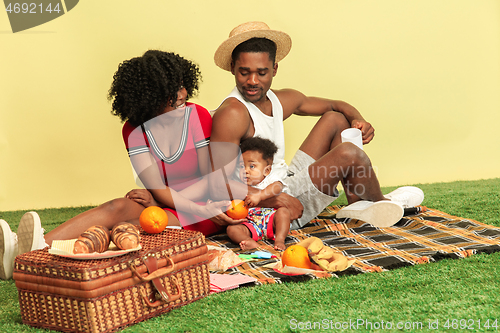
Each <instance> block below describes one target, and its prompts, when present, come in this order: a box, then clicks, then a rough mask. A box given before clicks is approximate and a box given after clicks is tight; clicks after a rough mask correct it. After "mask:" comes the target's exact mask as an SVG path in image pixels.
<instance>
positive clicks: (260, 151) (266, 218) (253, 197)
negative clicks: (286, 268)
mask: <svg viewBox="0 0 500 333" xmlns="http://www.w3.org/2000/svg"><path fill="white" fill-rule="evenodd" d="M240 148H241V158H240V164H239V177H240V179H241V181H243V182H244V183H245V184H247V185H250V186H252V187H255V188H256V189H258V190H257V191H255V192H252V193H251V194H248V195H247V196H246V198H245V205H246V206H247V207H249V210H248V215H247V220H248V221H247V222H243V223H242V224H237V225H230V226H228V227H227V234H228V236H229V238H231V240H232V241H233V242H235V243H238V244H239V245H240V247H241V249H242V250H250V249H254V248H256V247H258V246H259V245H258V243H257V241H258V240H260V239H261V238H262V237H266V238H268V239H272V240H274V248H275V249H276V250H280V251H283V250H285V248H286V246H285V238H286V236H287V234H288V231H289V230H290V222H291V221H290V213H289V211H288V209H287V208H285V207H281V208H278V209H274V208H264V207H256V206H257V205H258V204H259V203H260V202H261V201H262V200H265V199H268V198H271V197H273V196H276V195H278V194H280V193H281V192H282V191H283V187H284V184H283V183H282V182H281V181H280V180H278V179H274V180H273V179H272V177H268V176H269V174H270V173H271V169H272V164H273V157H274V154H276V152H277V150H278V148H277V147H276V145H275V144H274V143H273V142H272V141H270V140H268V139H263V138H260V137H253V138H249V139H246V140H244V141H243V142H242V143H241V145H240Z"/></svg>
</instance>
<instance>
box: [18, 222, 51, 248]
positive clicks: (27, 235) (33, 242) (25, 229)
mask: <svg viewBox="0 0 500 333" xmlns="http://www.w3.org/2000/svg"><path fill="white" fill-rule="evenodd" d="M43 233H44V230H43V229H42V225H41V223H40V217H39V216H38V214H37V213H35V212H28V213H26V214H24V215H23V217H22V218H21V222H19V227H18V228H17V237H18V239H19V250H18V253H17V254H23V253H26V252H30V251H33V250H38V249H43V248H44V247H45V246H47V244H45V240H44V238H43Z"/></svg>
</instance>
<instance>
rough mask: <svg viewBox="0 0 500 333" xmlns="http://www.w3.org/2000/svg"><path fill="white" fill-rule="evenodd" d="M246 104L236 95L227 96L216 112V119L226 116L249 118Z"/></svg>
mask: <svg viewBox="0 0 500 333" xmlns="http://www.w3.org/2000/svg"><path fill="white" fill-rule="evenodd" d="M249 116H250V115H249V113H248V110H247V108H246V106H245V105H244V104H243V103H241V102H240V101H239V100H238V99H236V98H234V97H229V98H227V99H226V100H225V101H224V102H222V104H221V105H220V106H219V107H218V108H217V109H216V110H215V112H214V115H213V117H214V121H215V120H216V119H217V118H219V119H225V118H233V117H237V118H247V117H249Z"/></svg>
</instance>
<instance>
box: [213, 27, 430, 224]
mask: <svg viewBox="0 0 500 333" xmlns="http://www.w3.org/2000/svg"><path fill="white" fill-rule="evenodd" d="M290 48H291V38H290V36H288V35H287V34H286V33H284V32H281V31H276V30H271V29H270V28H269V27H268V26H267V25H266V24H265V23H263V22H247V23H244V24H241V25H239V26H238V27H236V28H234V29H233V30H232V31H231V33H230V35H229V38H228V39H227V40H226V41H224V42H223V43H222V44H221V45H220V46H219V48H218V49H217V51H216V53H215V57H214V58H215V63H216V65H217V66H219V67H221V68H222V69H224V70H227V71H231V73H232V74H233V75H234V77H235V81H236V87H235V88H234V89H233V91H232V92H231V94H230V95H229V96H228V97H227V98H226V99H225V100H224V101H223V102H222V104H221V105H220V106H219V107H218V109H217V110H216V112H215V114H214V117H213V128H212V135H211V146H212V147H214V148H215V147H217V145H219V144H220V143H229V144H233V145H234V146H237V145H239V143H240V142H241V141H243V140H245V139H247V138H250V137H253V136H261V137H264V138H267V139H270V140H272V141H273V142H274V143H275V144H276V145H277V146H278V148H279V149H278V153H277V154H276V156H275V159H274V162H273V170H272V172H274V173H276V174H278V175H279V176H280V177H281V179H283V182H284V184H285V185H286V186H287V187H288V192H287V193H288V194H285V193H282V194H279V195H277V196H276V197H275V198H274V199H273V200H270V201H268V202H266V205H268V206H271V207H281V206H286V207H287V208H289V210H290V211H291V212H292V217H293V218H294V221H293V222H292V229H297V228H300V227H302V226H304V225H305V224H306V223H308V222H309V221H310V220H311V219H312V218H314V217H315V216H316V215H317V214H319V213H320V212H321V211H322V210H323V209H324V208H325V207H326V206H327V205H329V204H330V203H331V202H332V201H333V200H334V199H335V198H336V197H338V192H337V188H336V186H337V184H338V182H339V181H340V182H342V184H343V186H344V190H345V193H346V196H347V200H348V202H349V204H350V205H349V206H347V207H345V208H344V209H342V210H341V211H340V212H339V213H338V214H337V217H350V218H356V219H361V220H363V221H366V222H368V223H371V224H373V225H375V226H379V227H386V226H392V225H394V224H395V223H397V222H398V221H399V220H400V219H401V217H402V216H403V208H404V207H410V206H416V205H419V204H420V203H421V202H422V200H423V193H422V191H421V190H420V189H418V188H414V187H403V188H400V189H398V190H396V191H394V192H392V193H390V194H389V195H387V196H385V197H384V195H383V194H382V192H381V190H380V185H379V182H378V180H377V177H376V175H375V173H374V171H373V168H372V165H371V162H370V159H369V158H368V156H367V155H366V154H365V153H364V152H363V150H362V149H359V148H358V147H356V146H355V145H353V144H351V143H342V141H341V135H340V133H341V132H342V131H343V130H344V129H347V128H350V127H353V128H357V129H359V130H361V132H362V138H363V143H364V144H367V143H369V142H370V141H371V140H372V139H373V136H374V129H373V127H372V126H371V124H370V123H369V122H367V121H366V120H365V119H364V118H363V117H362V116H361V114H360V113H359V112H358V110H356V109H355V108H354V107H353V106H351V105H349V104H347V103H345V102H342V101H337V100H330V99H324V98H318V97H307V96H305V95H304V94H302V93H301V92H299V91H297V90H292V89H282V90H271V84H272V80H273V77H274V76H275V75H276V74H277V70H278V62H279V61H280V60H281V59H283V58H284V57H285V56H286V55H287V54H288V52H289V51H290ZM293 114H295V115H299V116H318V117H320V118H319V120H318V122H317V123H316V125H315V126H314V128H313V129H312V131H311V132H310V133H309V135H308V136H307V138H306V139H305V141H304V142H303V143H302V145H301V146H300V148H299V150H298V151H297V153H296V155H295V156H294V158H293V160H292V162H291V163H290V166H289V167H287V165H286V163H285V161H284V148H285V142H284V131H283V121H284V120H285V119H287V118H288V117H290V116H291V115H293ZM214 148H213V149H212V151H213V157H214V162H215V164H216V165H217V169H219V168H222V166H223V165H224V164H230V165H232V164H231V162H230V161H231V160H233V159H234V154H235V152H234V150H233V151H232V154H233V155H231V156H227V153H226V156H222V155H223V153H222V152H221V151H220V150H221V149H217V148H215V149H214ZM230 173H231V169H229V170H227V169H226V174H230ZM219 174H220V173H219ZM226 182H229V183H231V184H230V189H229V192H230V194H231V192H232V193H233V194H234V197H236V198H237V197H238V196H244V194H245V191H248V192H250V193H252V192H254V191H256V189H253V188H243V187H242V185H237V184H234V183H232V182H231V181H230V180H229V181H228V180H227V177H226ZM211 184H212V192H213V193H212V194H213V195H214V197H219V198H221V197H223V193H225V192H224V188H223V187H222V186H221V185H220V184H223V183H222V182H221V181H220V180H219V182H218V183H215V182H214V181H212V182H211ZM217 184H219V185H217ZM294 197H295V198H296V199H295V198H294ZM302 209H303V210H302Z"/></svg>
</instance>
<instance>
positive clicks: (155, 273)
mask: <svg viewBox="0 0 500 333" xmlns="http://www.w3.org/2000/svg"><path fill="white" fill-rule="evenodd" d="M167 260H168V261H169V262H170V266H167V267H163V268H160V269H158V268H157V262H156V258H154V257H152V256H146V257H144V264H145V265H146V267H147V268H148V271H149V272H152V273H150V274H149V275H147V276H142V275H141V274H140V273H139V272H138V271H137V268H136V267H135V264H134V263H133V262H130V263H129V267H130V270H131V271H132V273H134V274H135V276H137V277H138V278H139V279H140V280H141V281H143V282H149V281H152V280H154V279H157V278H159V277H162V276H163V275H166V274H168V273H171V272H173V271H174V269H175V263H174V261H173V260H172V259H171V258H168V257H167Z"/></svg>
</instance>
